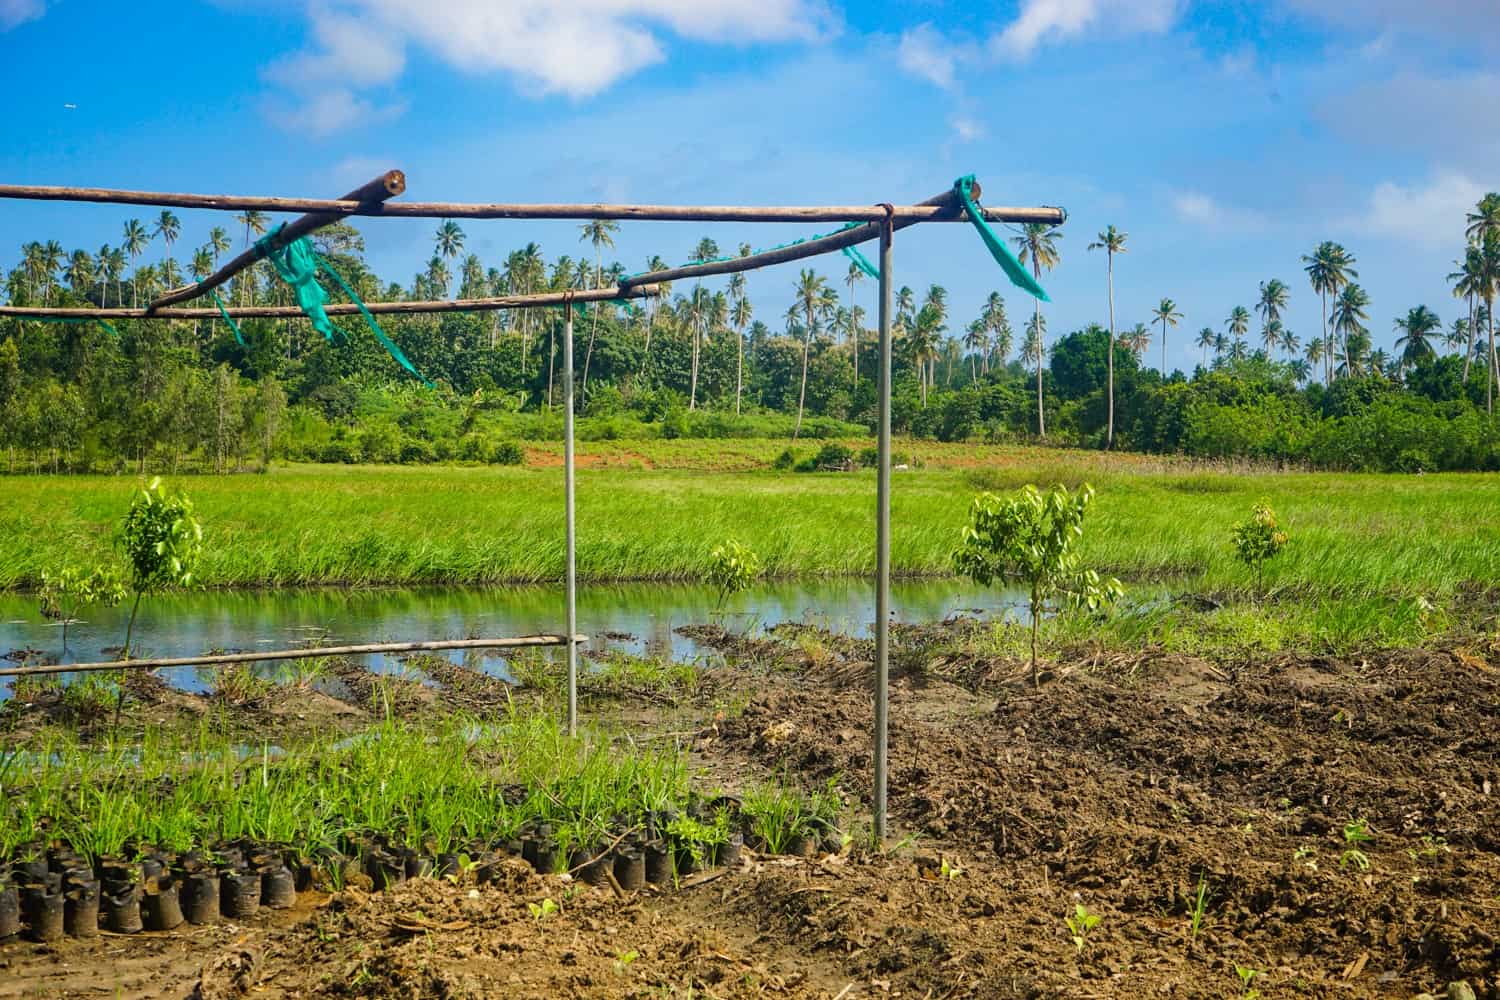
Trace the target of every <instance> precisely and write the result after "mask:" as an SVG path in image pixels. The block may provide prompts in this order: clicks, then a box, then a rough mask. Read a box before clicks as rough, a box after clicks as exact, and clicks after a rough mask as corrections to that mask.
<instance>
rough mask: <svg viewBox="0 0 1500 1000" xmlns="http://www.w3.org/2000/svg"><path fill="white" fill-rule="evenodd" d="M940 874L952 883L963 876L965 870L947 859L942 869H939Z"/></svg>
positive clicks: (944, 860)
mask: <svg viewBox="0 0 1500 1000" xmlns="http://www.w3.org/2000/svg"><path fill="white" fill-rule="evenodd" d="M939 873H940V874H941V875H942V876H943V878H945V879H948V880H949V881H950V882H951V881H953V880H954V879H956V878H958V877H959V876H960V875H962V874H963V873H964V870H963V869H962V868H960V867H959V866H958V863H957V862H956V861H949V860H948V859H947V858H944V859H943V864H942V867H941V868H940V869H939Z"/></svg>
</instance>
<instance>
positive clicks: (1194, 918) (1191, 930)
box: [1188, 875, 1208, 942]
mask: <svg viewBox="0 0 1500 1000" xmlns="http://www.w3.org/2000/svg"><path fill="white" fill-rule="evenodd" d="M1207 912H1208V879H1207V878H1206V877H1205V876H1203V875H1199V876H1198V891H1197V892H1196V893H1194V894H1193V909H1192V911H1191V912H1189V913H1188V941H1189V942H1196V941H1197V940H1198V932H1199V931H1201V930H1202V929H1203V916H1204V914H1206V913H1207Z"/></svg>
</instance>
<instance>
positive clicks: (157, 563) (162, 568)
mask: <svg viewBox="0 0 1500 1000" xmlns="http://www.w3.org/2000/svg"><path fill="white" fill-rule="evenodd" d="M119 546H120V550H121V551H122V552H123V553H124V555H125V562H126V565H127V567H128V569H129V585H130V590H131V591H132V592H133V593H134V594H135V601H134V603H132V604H131V606H130V622H129V624H127V625H126V626H125V647H124V652H123V653H122V654H121V656H122V657H123V658H124V659H127V660H128V659H130V641H131V638H132V636H133V635H134V634H135V616H136V614H137V612H139V611H140V609H141V598H142V597H144V596H146V595H147V594H149V593H151V592H153V591H156V590H161V589H163V588H166V587H190V586H192V585H193V580H194V569H195V567H196V565H197V562H198V556H199V555H200V554H201V553H202V551H203V526H202V525H200V524H199V523H198V520H197V518H195V517H193V504H192V502H191V501H190V500H188V498H187V497H185V496H182V495H181V494H176V495H173V496H168V495H167V492H166V490H165V489H163V487H162V485H161V479H160V478H159V477H158V478H156V479H153V480H151V483H150V484H149V485H148V486H146V488H145V489H143V490H141V491H140V492H139V493H137V494H136V496H135V499H134V500H133V501H131V504H130V509H129V510H128V511H126V512H125V520H124V521H123V522H121V524H120V534H119Z"/></svg>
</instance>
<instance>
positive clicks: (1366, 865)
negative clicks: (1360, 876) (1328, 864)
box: [1339, 819, 1375, 872]
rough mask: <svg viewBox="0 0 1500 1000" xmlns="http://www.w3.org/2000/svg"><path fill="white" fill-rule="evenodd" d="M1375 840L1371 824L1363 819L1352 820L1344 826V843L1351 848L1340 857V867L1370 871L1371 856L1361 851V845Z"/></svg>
mask: <svg viewBox="0 0 1500 1000" xmlns="http://www.w3.org/2000/svg"><path fill="white" fill-rule="evenodd" d="M1374 839H1375V835H1374V834H1373V833H1371V832H1370V827H1369V824H1368V823H1367V822H1366V821H1365V820H1363V819H1356V820H1351V821H1350V822H1348V823H1345V824H1344V843H1345V844H1348V845H1349V846H1348V847H1347V848H1346V849H1345V850H1344V853H1343V854H1341V855H1339V867H1340V868H1347V867H1349V866H1351V865H1352V866H1354V867H1355V868H1358V869H1359V870H1360V871H1362V872H1367V871H1369V870H1370V856H1369V855H1368V854H1366V853H1365V852H1364V851H1362V850H1360V848H1359V847H1358V845H1359V844H1365V843H1369V842H1370V841H1372V840H1374Z"/></svg>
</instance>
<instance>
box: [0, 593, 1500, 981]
mask: <svg viewBox="0 0 1500 1000" xmlns="http://www.w3.org/2000/svg"><path fill="white" fill-rule="evenodd" d="M962 627H964V626H963V625H962V623H951V624H950V625H949V626H947V627H943V626H932V627H929V628H928V630H926V631H921V630H919V631H917V632H914V633H912V634H911V635H910V636H904V637H902V639H901V641H902V642H903V645H902V646H901V648H900V650H899V651H898V652H899V655H898V660H899V661H900V663H901V664H902V666H901V669H900V670H899V671H898V672H897V680H896V682H895V683H894V685H893V696H892V713H891V748H892V749H891V768H890V802H891V809H892V825H893V835H892V837H891V847H890V849H888V850H887V851H886V852H885V853H879V854H876V853H870V852H867V851H865V850H863V849H862V848H861V847H859V846H858V844H859V843H860V841H861V840H862V839H863V837H864V836H866V835H867V830H866V829H864V828H862V826H861V824H862V823H863V822H864V820H865V817H868V814H869V813H868V809H869V803H868V799H867V790H868V787H869V782H870V771H871V752H870V740H869V732H870V727H871V723H872V705H871V699H870V696H869V692H868V690H867V689H866V686H865V680H864V678H866V677H867V676H868V669H867V664H866V663H865V662H864V659H863V658H864V656H866V655H867V651H866V650H865V648H864V647H862V646H861V645H860V644H858V643H848V642H845V641H843V640H840V639H838V638H837V637H832V636H826V635H823V636H819V635H809V634H806V633H803V632H796V633H791V632H789V633H787V634H784V635H776V636H772V637H770V638H768V639H758V640H755V643H756V645H755V647H754V648H748V647H747V648H743V649H736V648H735V640H734V638H733V637H730V636H725V637H723V643H724V645H725V647H726V650H727V654H726V655H728V657H729V658H730V660H731V661H732V662H736V661H740V662H738V667H739V669H740V670H742V671H745V674H744V676H746V677H751V676H753V678H754V679H753V681H746V682H745V689H744V690H743V691H742V693H743V694H744V695H745V696H746V697H748V703H747V704H744V705H743V707H742V709H740V710H736V711H732V712H729V713H724V712H721V711H714V710H713V709H712V708H711V707H710V706H709V705H707V704H705V705H703V706H701V711H700V712H699V714H698V718H697V721H696V732H697V734H696V737H695V738H694V753H695V756H696V758H697V759H698V761H699V762H700V763H701V765H702V766H703V767H704V768H705V769H706V770H707V771H708V772H709V775H708V777H707V779H706V780H707V781H708V782H709V783H710V784H712V783H714V782H715V781H718V782H722V783H723V784H725V785H726V786H728V787H731V788H733V787H736V786H737V785H738V784H739V783H741V782H743V781H744V780H747V779H750V778H756V777H760V778H764V777H768V776H773V775H775V776H779V775H782V774H790V775H793V776H799V777H801V778H802V779H803V780H805V781H807V782H808V783H809V784H810V785H811V784H820V783H822V782H824V781H826V780H827V779H830V778H833V779H836V780H837V781H838V782H839V784H840V786H841V787H842V788H843V789H845V790H846V791H847V792H848V793H849V795H850V797H851V808H850V810H849V817H850V823H849V832H850V834H851V835H853V837H854V842H853V843H851V844H849V845H847V846H846V847H845V848H844V849H843V850H842V851H840V852H837V853H834V854H825V855H824V856H822V857H819V858H812V859H805V860H804V859H796V860H793V859H781V858H777V859H763V858H756V857H754V856H750V857H747V858H746V860H745V862H744V863H743V865H742V866H741V867H740V868H739V869H737V870H735V871H729V872H715V873H710V874H709V876H708V877H706V878H702V880H701V881H700V880H691V881H690V882H689V884H687V885H685V886H684V887H682V888H679V889H677V890H676V891H670V892H657V891H655V890H648V891H647V892H645V893H637V894H622V893H616V892H613V891H611V890H610V889H608V888H605V889H596V888H589V887H585V886H582V885H578V884H574V883H571V882H569V881H567V880H565V879H562V878H559V877H547V878H541V877H538V876H536V875H534V874H532V873H531V872H530V870H529V869H527V868H525V867H524V866H516V867H515V868H513V869H510V870H509V871H508V873H507V876H506V877H505V878H504V879H503V880H502V881H501V884H500V885H498V886H483V887H470V886H467V885H462V884H449V883H445V882H437V881H431V880H418V881H415V882H411V883H408V884H406V885H403V886H401V887H399V888H397V889H396V890H393V891H392V892H390V893H384V894H376V895H366V894H363V893H360V892H357V891H351V892H348V893H344V894H341V895H338V896H335V897H332V898H331V899H328V900H327V901H326V903H321V905H316V906H312V907H310V908H308V909H306V910H304V911H303V914H302V916H301V919H298V920H293V921H291V922H289V923H283V924H281V925H277V926H272V925H269V924H266V923H260V924H256V923H252V924H251V925H249V926H247V927H245V928H240V929H237V930H236V931H235V932H234V933H233V934H229V933H226V932H224V929H223V928H220V929H216V930H215V931H213V932H212V933H205V934H202V935H199V936H197V937H194V936H186V937H177V936H172V937H171V938H170V942H169V943H165V944H164V943H162V942H161V941H151V940H149V939H148V938H137V939H131V940H122V939H119V938H102V939H100V940H99V941H97V942H94V943H87V944H85V943H78V942H67V943H66V947H65V948H60V949H58V950H55V951H54V950H52V949H48V948H45V947H44V946H40V945H33V944H26V943H10V944H5V945H0V998H5V997H11V996H38V995H44V996H70V995H71V996H114V995H121V996H135V995H142V996H190V995H200V996H203V997H267V998H277V997H313V996H349V997H429V996H446V997H493V996H506V997H510V996H516V997H532V996H535V997H543V996H546V997H555V996H600V997H647V996H657V997H672V996H682V997H687V996H694V997H704V996H712V997H741V996H744V997H756V996H777V997H831V998H838V1000H844V998H851V997H870V996H906V997H946V996H975V997H1004V998H1010V997H1035V998H1041V997H1122V998H1123V997H1145V998H1156V997H1184V998H1186V997H1194V998H1196V997H1204V998H1209V997H1213V998H1217V997H1226V998H1227V997H1239V996H1244V995H1246V993H1247V989H1246V986H1245V982H1244V976H1245V975H1249V974H1250V972H1249V970H1255V974H1254V975H1253V977H1252V980H1251V984H1250V989H1254V990H1258V991H1259V994H1258V995H1259V996H1260V997H1262V998H1263V1000H1272V998H1280V997H1350V998H1385V997H1393V998H1396V997H1399V998H1406V1000H1410V998H1413V997H1416V996H1418V995H1419V994H1422V993H1424V992H1429V993H1432V994H1434V995H1438V996H1441V995H1444V993H1445V992H1446V991H1447V988H1448V984H1449V983H1451V982H1455V981H1464V982H1466V983H1467V987H1468V988H1469V989H1470V990H1472V995H1474V996H1475V997H1477V998H1478V1000H1500V801H1497V796H1500V751H1497V743H1496V741H1497V738H1500V737H1497V733H1500V729H1497V722H1500V719H1497V716H1500V709H1497V705H1500V669H1497V664H1500V652H1497V651H1496V650H1495V649H1492V648H1488V647H1478V646H1469V647H1465V648H1452V649H1445V650H1437V651H1430V650H1420V651H1408V652H1401V653H1395V654H1381V655H1379V656H1370V657H1362V658H1361V657H1355V658H1352V659H1334V658H1327V657H1312V656H1283V657H1275V658H1266V659H1263V660H1259V661H1252V662H1245V661H1243V660H1240V661H1236V662H1210V661H1206V660H1198V659H1193V658H1188V657H1182V656H1172V655H1165V654H1157V653H1151V652H1144V653H1143V652H1134V653H1130V654H1120V653H1117V652H1116V653H1111V652H1107V651H1101V650H1087V649H1080V650H1076V651H1074V655H1073V656H1072V657H1071V658H1070V659H1068V660H1066V661H1065V662H1063V663H1061V664H1058V665H1055V666H1054V667H1053V669H1052V670H1050V671H1049V672H1048V673H1047V675H1046V677H1047V679H1046V680H1045V681H1044V683H1043V684H1042V685H1041V686H1040V688H1032V687H1031V686H1029V684H1027V683H1026V680H1025V678H1024V676H1023V675H1024V671H1022V670H1020V669H1018V668H1017V665H1016V664H1013V663H1011V664H1007V663H1002V662H991V661H986V660H984V659H983V658H982V657H972V656H968V655H966V654H963V653H962V652H961V651H959V652H955V648H954V644H953V643H951V642H950V643H944V642H942V641H939V640H940V638H941V635H942V633H943V631H945V630H951V629H960V628H962ZM950 638H951V635H950ZM959 645H961V643H960V644H959ZM773 647H774V648H773ZM765 662H772V663H773V669H762V670H759V672H755V673H753V674H752V671H754V670H755V665H756V664H763V663H765ZM356 681H357V679H356ZM437 681H438V682H437V683H435V684H434V685H431V686H429V687H427V689H426V690H427V696H426V698H425V699H423V700H422V702H421V706H422V707H421V708H420V710H422V711H441V709H442V705H443V704H444V703H445V701H446V700H447V699H450V698H451V699H452V700H453V702H454V703H455V704H459V705H465V707H469V708H473V707H478V705H480V704H482V703H484V702H485V701H487V700H490V699H496V698H498V695H499V692H497V691H495V690H483V689H485V688H486V687H487V686H486V685H484V684H482V683H479V684H476V683H475V682H473V681H472V680H471V679H469V678H439V679H437ZM445 683H452V684H453V685H454V686H455V688H465V689H466V690H463V691H455V692H454V693H453V694H452V695H450V694H447V693H445ZM355 686H359V685H358V683H356V685H355ZM374 693H375V691H374V689H373V688H372V689H370V690H368V691H364V692H361V694H362V695H365V696H368V695H371V694H374ZM413 695H415V692H413ZM361 700H362V699H361V697H358V696H351V702H352V703H358V702H359V701H361ZM465 703H466V704H465ZM631 717H632V719H633V720H634V722H639V721H640V720H639V719H635V713H631ZM634 722H633V723H632V725H633V724H634ZM680 724H681V721H680V719H677V720H676V721H674V725H680ZM547 900H551V901H552V902H553V904H554V905H555V907H556V910H555V912H554V911H552V910H551V909H547V908H545V907H544V903H545V901H547ZM319 902H321V901H319ZM1080 906H1082V907H1083V908H1084V912H1085V913H1086V914H1087V915H1088V916H1090V917H1097V918H1098V919H1097V923H1094V924H1093V925H1092V926H1091V927H1090V928H1089V929H1087V930H1086V931H1078V930H1075V929H1073V928H1070V927H1069V925H1068V923H1067V918H1069V917H1072V918H1074V920H1075V922H1076V921H1077V920H1078V919H1079V916H1080V914H1079V911H1078V907H1080ZM162 940H163V941H165V940H166V939H162ZM145 967H149V968H150V969H151V976H152V977H154V978H151V979H150V981H149V983H146V980H144V979H142V980H141V982H142V983H145V984H146V985H143V986H142V987H141V990H140V991H139V992H132V991H131V989H132V988H131V987H128V986H127V987H125V988H124V989H123V992H119V993H118V994H117V993H116V991H115V988H114V987H112V986H109V985H107V984H106V982H105V980H103V979H101V977H100V970H101V969H104V970H107V969H111V968H118V969H121V970H124V971H123V972H122V975H125V976H127V978H128V976H130V975H143V974H142V973H138V972H130V970H137V969H141V968H145ZM1237 968H1238V969H1239V970H1244V971H1243V972H1240V971H1237ZM115 981H117V982H124V981H125V980H121V979H119V978H118V977H117V979H116V980H115ZM129 982H135V980H134V979H129ZM174 990H175V992H173V991H174ZM153 991H154V992H153ZM1454 995H1458V996H1467V995H1469V994H1467V993H1464V992H1462V991H1459V992H1457V993H1456V994H1454Z"/></svg>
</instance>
